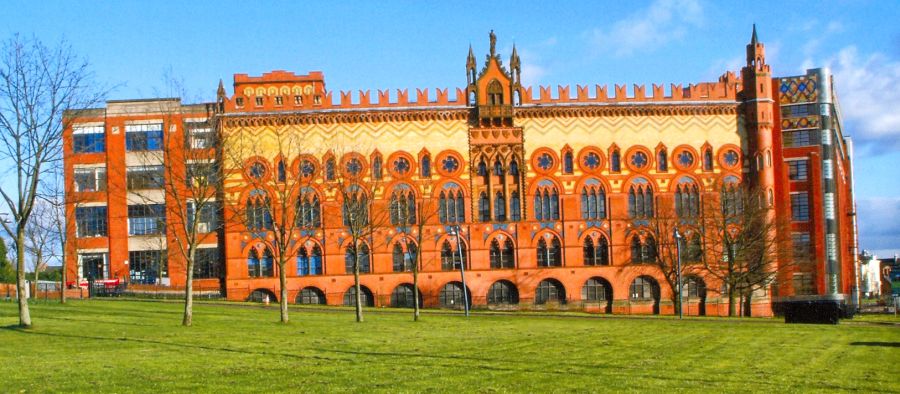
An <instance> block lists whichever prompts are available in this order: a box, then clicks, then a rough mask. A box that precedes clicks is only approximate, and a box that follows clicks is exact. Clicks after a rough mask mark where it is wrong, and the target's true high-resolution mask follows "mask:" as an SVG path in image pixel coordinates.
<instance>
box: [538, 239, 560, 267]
mask: <svg viewBox="0 0 900 394" xmlns="http://www.w3.org/2000/svg"><path fill="white" fill-rule="evenodd" d="M537 254H538V256H537V261H538V267H562V245H561V244H560V242H559V238H557V237H556V236H552V237H550V243H549V245H548V243H547V240H546V239H544V238H541V239H539V240H538V246H537Z"/></svg>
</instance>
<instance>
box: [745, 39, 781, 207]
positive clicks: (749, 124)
mask: <svg viewBox="0 0 900 394" xmlns="http://www.w3.org/2000/svg"><path fill="white" fill-rule="evenodd" d="M741 77H742V78H741V80H742V82H743V91H742V97H743V104H742V105H743V114H744V120H745V124H746V128H747V139H748V140H749V141H750V149H749V159H750V162H751V166H750V167H751V168H750V170H751V174H752V175H751V178H750V181H751V182H753V183H754V186H756V187H757V188H758V189H759V190H760V191H762V192H764V193H765V195H766V196H765V198H766V201H767V203H768V204H769V206H770V207H771V206H772V205H774V190H775V172H774V168H773V166H774V161H775V158H774V157H773V155H774V151H775V149H774V142H773V141H774V138H773V135H772V133H773V126H774V125H773V113H774V107H775V100H774V96H773V94H772V74H771V70H770V68H769V65H768V64H766V49H765V45H763V44H762V43H760V42H759V39H758V37H757V34H756V25H755V24H754V25H753V35H752V36H751V38H750V43H749V44H747V64H746V66H744V68H743V69H741Z"/></svg>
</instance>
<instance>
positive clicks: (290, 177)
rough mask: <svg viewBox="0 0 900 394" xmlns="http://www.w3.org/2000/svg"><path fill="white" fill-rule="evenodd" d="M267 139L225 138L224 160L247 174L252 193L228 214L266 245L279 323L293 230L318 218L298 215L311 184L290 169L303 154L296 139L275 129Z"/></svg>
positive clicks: (295, 243)
mask: <svg viewBox="0 0 900 394" xmlns="http://www.w3.org/2000/svg"><path fill="white" fill-rule="evenodd" d="M271 137H272V138H271V139H269V138H267V139H260V138H257V137H252V136H249V135H246V134H245V133H241V132H238V133H237V134H235V135H234V136H232V137H231V138H230V141H229V147H228V148H227V151H228V152H229V157H228V158H227V160H229V164H230V166H231V168H235V169H239V170H241V171H246V172H247V173H246V176H245V178H246V179H247V182H248V186H249V187H250V190H251V194H252V195H251V196H250V199H249V200H248V202H247V204H240V203H236V204H231V209H232V210H233V211H234V212H232V213H233V216H234V217H235V218H238V219H239V221H240V222H241V223H242V224H243V226H244V227H245V228H246V230H247V231H249V232H250V233H251V234H252V236H253V237H255V238H259V239H262V240H265V241H268V244H269V245H270V246H271V247H272V252H273V255H274V256H273V258H274V259H275V263H276V264H277V268H278V283H279V287H280V289H279V293H280V294H279V297H278V298H279V302H280V309H281V322H282V323H287V322H288V321H289V316H288V287H287V264H288V262H289V261H290V260H291V258H292V257H295V256H296V253H297V248H298V247H299V245H300V243H299V230H300V229H301V228H303V227H306V226H307V225H310V223H308V222H309V221H310V220H312V221H320V220H321V217H320V215H321V214H320V213H318V212H317V213H316V214H315V216H314V217H306V216H304V215H302V214H301V212H299V211H300V210H301V209H303V208H304V206H303V204H302V200H303V198H304V196H305V193H306V191H307V190H308V188H309V186H310V185H311V184H312V177H311V176H309V174H307V173H304V169H302V168H291V166H290V161H291V160H293V159H294V158H297V157H300V156H301V155H303V154H305V153H307V152H306V151H305V150H304V143H303V139H302V136H301V135H299V134H298V133H296V132H293V131H291V130H289V129H286V128H279V129H276V130H275V131H273V133H272V135H271ZM260 158H264V159H265V161H266V162H270V163H272V165H271V166H270V165H267V164H265V163H263V162H262V161H260ZM247 160H251V161H252V163H251V164H249V167H245V165H246V164H247ZM316 227H317V226H316Z"/></svg>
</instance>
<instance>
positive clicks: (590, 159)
mask: <svg viewBox="0 0 900 394" xmlns="http://www.w3.org/2000/svg"><path fill="white" fill-rule="evenodd" d="M582 163H583V164H584V167H585V168H587V169H589V170H597V169H598V168H600V155H598V154H596V153H594V152H590V153H588V154H586V155H584V160H582Z"/></svg>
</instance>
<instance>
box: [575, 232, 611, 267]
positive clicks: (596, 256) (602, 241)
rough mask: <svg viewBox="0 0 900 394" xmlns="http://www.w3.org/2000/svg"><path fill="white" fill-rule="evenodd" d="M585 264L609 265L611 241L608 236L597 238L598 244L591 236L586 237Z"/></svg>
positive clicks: (583, 248)
mask: <svg viewBox="0 0 900 394" xmlns="http://www.w3.org/2000/svg"><path fill="white" fill-rule="evenodd" d="M582 250H583V251H584V265H591V266H593V265H609V243H608V242H607V241H606V238H604V237H599V238H597V243H596V245H595V244H594V240H593V239H591V237H586V238H585V239H584V246H583V247H582Z"/></svg>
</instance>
